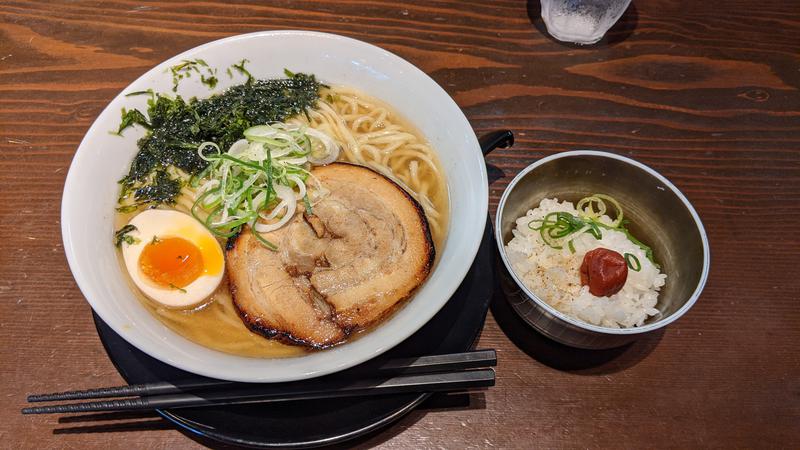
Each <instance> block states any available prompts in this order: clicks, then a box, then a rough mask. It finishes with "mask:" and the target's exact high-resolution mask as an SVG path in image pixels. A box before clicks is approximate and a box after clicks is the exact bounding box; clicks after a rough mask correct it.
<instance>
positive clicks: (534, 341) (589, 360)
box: [490, 286, 664, 375]
mask: <svg viewBox="0 0 800 450" xmlns="http://www.w3.org/2000/svg"><path fill="white" fill-rule="evenodd" d="M490 310H491V311H492V315H493V316H494V319H495V321H496V322H497V324H498V325H499V326H500V329H501V330H503V332H504V333H505V334H506V336H507V337H508V338H509V339H510V340H511V342H513V343H514V345H516V346H517V347H518V348H519V349H520V350H522V351H524V352H525V353H526V354H528V356H530V357H531V358H533V359H535V360H537V361H539V362H540V363H542V364H545V365H547V366H550V367H552V368H554V369H557V370H563V371H567V372H573V373H578V374H585V375H602V374H608V373H614V372H619V371H621V370H624V369H627V368H628V367H631V366H634V365H636V364H637V363H638V362H639V361H641V360H642V359H644V358H645V357H646V356H647V355H649V354H650V352H652V351H653V349H655V348H656V346H657V345H658V343H659V341H661V336H662V334H663V333H664V331H663V329H660V330H656V331H654V332H652V333H648V334H647V335H645V336H643V337H642V338H641V339H639V340H637V341H635V342H632V343H630V344H627V345H624V346H622V347H617V348H612V349H606V350H585V349H580V348H574V347H569V346H566V345H563V344H560V343H558V342H556V341H554V340H552V339H549V338H547V337H545V336H544V335H542V334H540V333H539V332H537V331H535V330H534V329H533V328H531V326H530V325H528V324H527V323H526V322H525V321H523V320H522V318H520V317H519V316H518V315H517V314H516V312H514V309H513V308H512V307H511V305H510V304H509V303H508V300H507V299H506V297H505V294H504V293H503V290H502V289H501V288H500V287H499V286H498V287H497V288H496V289H495V290H494V297H493V298H492V303H491V306H490Z"/></svg>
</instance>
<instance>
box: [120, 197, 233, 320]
mask: <svg viewBox="0 0 800 450" xmlns="http://www.w3.org/2000/svg"><path fill="white" fill-rule="evenodd" d="M129 224H130V225H133V226H134V227H136V230H133V231H131V232H130V233H128V235H129V236H131V237H133V238H135V239H136V242H135V243H133V244H127V243H123V244H122V257H123V260H124V261H125V266H126V268H127V269H128V274H130V276H131V279H132V280H133V282H134V284H136V287H138V288H139V289H140V290H141V291H142V292H143V293H144V294H145V295H146V296H147V297H149V298H150V299H152V300H154V301H156V302H158V303H160V304H162V305H164V306H167V307H170V308H186V307H189V306H193V305H196V304H198V303H200V302H201V301H203V300H205V299H206V298H208V297H209V296H210V295H211V294H212V293H213V292H214V291H215V290H216V289H217V286H219V284H220V282H222V276H223V275H224V273H225V262H224V261H225V259H224V255H223V253H222V248H221V247H220V245H219V243H218V242H217V241H216V239H215V238H214V236H213V235H212V234H211V233H210V232H209V231H208V230H207V229H206V228H205V227H204V226H203V225H202V224H201V223H200V222H198V221H197V220H195V219H194V218H193V217H191V216H189V215H188V214H184V213H182V212H179V211H175V210H165V209H148V210H145V211H143V212H141V213H139V214H138V215H136V216H135V217H134V218H133V219H131V221H130V222H129ZM154 237H155V238H158V239H164V238H169V237H181V238H183V239H186V240H188V241H189V242H191V243H192V244H193V245H195V246H196V247H197V248H198V249H200V253H201V254H202V255H203V259H204V265H206V268H205V269H206V270H205V271H204V273H203V274H202V275H200V276H199V277H198V278H197V279H196V280H194V281H193V282H191V283H190V284H189V285H187V286H184V287H183V288H182V290H181V289H176V288H170V287H164V286H160V285H158V284H156V283H155V282H153V281H151V280H150V279H149V278H148V277H147V275H145V274H144V273H143V272H142V270H141V267H140V266H139V257H140V256H141V254H142V251H143V250H144V248H145V246H146V245H148V244H149V243H150V242H152V241H153V238H154ZM209 256H210V257H211V258H209ZM213 258H220V260H221V261H222V263H221V264H219V267H218V268H217V270H208V262H209V259H213ZM184 291H185V292H184Z"/></svg>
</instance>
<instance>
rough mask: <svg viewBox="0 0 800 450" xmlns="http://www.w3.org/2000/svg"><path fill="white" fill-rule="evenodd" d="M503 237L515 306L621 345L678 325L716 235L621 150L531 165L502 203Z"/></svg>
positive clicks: (586, 344) (565, 338)
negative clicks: (710, 238) (710, 239)
mask: <svg viewBox="0 0 800 450" xmlns="http://www.w3.org/2000/svg"><path fill="white" fill-rule="evenodd" d="M495 238H496V241H497V244H498V248H499V249H500V256H501V259H502V261H503V264H502V266H503V269H505V270H504V276H503V277H501V279H502V285H503V288H504V291H505V292H506V295H507V298H508V300H509V301H510V303H511V305H512V307H513V308H514V310H515V311H516V312H517V313H518V314H519V315H520V317H522V318H523V319H524V320H525V321H526V322H527V323H528V324H529V325H530V326H532V327H533V328H534V329H536V330H537V331H539V332H541V333H542V334H544V335H545V336H548V337H549V338H551V339H553V340H556V341H558V342H561V343H563V344H566V345H570V346H573V347H579V348H587V349H600V348H611V347H617V346H621V345H624V344H626V343H629V342H631V341H632V340H634V339H636V338H638V337H640V336H642V335H644V334H646V333H651V332H653V331H655V330H658V329H660V328H662V327H664V326H666V325H668V324H669V323H672V322H674V321H675V320H677V319H678V318H680V317H681V316H682V315H684V314H685V313H686V312H687V311H688V310H689V309H690V308H691V307H692V305H694V303H695V302H696V301H697V299H698V297H699V296H700V293H701V292H702V290H703V287H704V286H705V282H706V278H707V277H708V270H709V263H710V256H709V247H708V239H707V237H706V233H705V229H704V228H703V224H702V222H701V221H700V218H699V216H698V215H697V212H696V211H695V210H694V208H693V207H692V205H691V204H690V203H689V201H688V200H687V199H686V197H685V196H684V195H683V194H682V193H681V192H680V191H679V190H678V188H676V187H675V186H674V185H673V184H672V183H671V182H670V181H669V180H667V179H666V178H664V177H663V176H662V175H660V174H659V173H657V172H656V171H655V170H653V169H651V168H650V167H647V166H645V165H643V164H641V163H639V162H637V161H634V160H632V159H630V158H626V157H623V156H619V155H615V154H613V153H607V152H598V151H572V152H564V153H558V154H555V155H553V156H550V157H547V158H543V159H541V160H539V161H537V162H535V163H534V164H531V165H530V166H528V167H527V168H525V169H524V170H523V171H522V172H520V173H519V174H518V175H517V176H516V177H515V178H514V179H513V180H512V181H511V183H509V185H508V187H507V188H506V190H505V192H504V193H503V196H502V197H501V199H500V203H499V205H498V209H497V218H496V224H495Z"/></svg>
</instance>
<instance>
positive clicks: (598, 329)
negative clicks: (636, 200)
mask: <svg viewBox="0 0 800 450" xmlns="http://www.w3.org/2000/svg"><path fill="white" fill-rule="evenodd" d="M574 156H597V157H601V158H609V159H615V160H618V161H621V162H623V163H626V164H629V165H631V166H634V167H636V168H638V169H640V170H643V171H645V172H647V173H648V174H650V175H652V176H653V177H655V178H656V179H657V180H658V181H660V182H661V183H663V184H664V186H666V187H667V188H669V189H670V190H671V191H672V193H673V194H675V195H676V196H677V197H678V199H679V200H680V201H681V202H682V203H683V205H684V206H685V207H686V209H687V210H688V211H689V213H690V214H691V216H692V219H694V222H695V225H696V226H697V231H698V232H699V233H700V239H701V241H702V244H703V270H702V273H701V274H700V279H699V280H698V282H697V286H695V289H694V291H693V292H692V295H691V296H690V297H689V299H688V300H687V301H686V303H684V304H683V306H681V307H680V308H679V309H678V310H677V311H675V312H674V313H672V314H671V315H669V316H668V317H666V318H664V319H662V320H659V321H658V322H655V323H651V324H646V325H643V326H641V327H631V328H610V327H603V326H599V325H594V324H590V323H588V322H584V321H582V320H579V319H576V318H573V317H571V316H569V315H567V314H565V313H563V312H561V311H559V310H557V309H555V308H554V307H552V306H550V304H548V303H547V302H545V301H544V300H542V299H541V298H539V296H537V295H536V294H534V293H533V292H532V291H531V290H530V289H528V287H527V286H525V283H523V282H522V280H521V279H520V278H519V277H518V276H517V274H516V272H515V271H514V269H513V268H512V267H511V264H510V263H509V262H508V258H507V256H506V249H505V244H506V243H505V242H503V231H502V217H503V210H504V209H505V204H506V200H507V199H508V196H509V195H510V194H511V191H513V190H514V187H515V186H516V185H517V184H518V183H519V182H520V181H521V180H522V179H523V178H524V177H525V176H526V175H527V174H528V173H530V172H531V171H533V170H534V169H536V168H537V167H539V166H542V165H544V164H547V163H549V162H551V161H554V160H557V159H562V158H570V157H574ZM494 230H495V240H496V241H497V248H498V251H499V252H500V259H501V260H502V261H503V264H504V265H505V267H506V269H508V273H509V274H510V275H511V277H512V278H513V280H514V282H515V283H516V284H517V286H518V287H519V288H520V289H522V291H523V292H525V294H526V295H527V297H528V299H530V300H532V301H533V302H535V303H536V304H537V305H538V306H540V307H541V308H543V309H544V310H545V311H547V312H548V313H550V314H551V315H552V316H553V317H556V318H558V319H560V320H562V321H564V322H567V323H568V324H570V325H573V326H575V327H578V328H581V329H584V330H589V331H593V332H595V333H601V334H609V335H635V334H641V333H647V332H650V331H653V330H657V329H659V328H662V327H665V326H667V325H669V324H670V323H672V322H674V321H676V320H678V319H679V318H680V317H681V316H683V315H684V314H685V313H686V312H687V311H688V310H689V309H690V308H691V307H692V306H693V305H694V303H695V302H696V301H697V299H698V298H699V297H700V293H701V292H702V291H703V288H704V287H705V285H706V281H707V279H708V272H709V268H710V261H711V252H710V248H709V245H708V236H707V235H706V230H705V227H704V226H703V222H702V221H701V220H700V216H698V214H697V211H695V209H694V207H693V206H692V204H691V203H690V202H689V200H688V199H687V198H686V196H685V195H683V193H682V192H681V191H680V190H679V189H678V188H677V187H676V186H675V185H674V184H672V182H670V181H669V180H668V179H667V178H666V177H664V176H663V175H661V174H660V173H658V172H657V171H656V170H655V169H653V168H651V167H649V166H647V165H645V164H643V163H640V162H639V161H636V160H634V159H631V158H628V157H626V156H622V155H618V154H616V153H611V152H605V151H599V150H571V151H566V152H560V153H556V154H554V155H550V156H547V157H544V158H541V159H539V160H538V161H536V162H534V163H533V164H531V165H529V166H528V167H526V168H524V169H522V171H520V172H519V173H518V174H517V176H515V177H514V179H513V180H511V182H510V183H509V184H508V186H507V187H506V189H505V190H504V191H503V195H502V196H501V197H500V202H499V203H498V206H497V215H496V217H495V227H494Z"/></svg>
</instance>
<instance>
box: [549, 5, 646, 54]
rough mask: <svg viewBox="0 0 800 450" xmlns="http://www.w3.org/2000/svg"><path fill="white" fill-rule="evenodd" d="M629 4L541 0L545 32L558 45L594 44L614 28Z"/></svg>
mask: <svg viewBox="0 0 800 450" xmlns="http://www.w3.org/2000/svg"><path fill="white" fill-rule="evenodd" d="M630 3H631V0H541V4H542V19H544V24H545V25H546V26H547V32H548V33H550V35H551V36H553V37H554V38H556V39H558V40H559V41H565V42H574V43H576V44H594V43H595V42H597V41H599V40H600V39H601V38H602V37H603V35H604V34H606V31H608V29H609V28H611V26H612V25H614V24H615V23H616V22H617V20H619V18H620V17H621V16H622V13H624V12H625V10H626V9H627V8H628V5H629V4H630Z"/></svg>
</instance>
